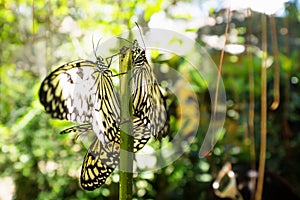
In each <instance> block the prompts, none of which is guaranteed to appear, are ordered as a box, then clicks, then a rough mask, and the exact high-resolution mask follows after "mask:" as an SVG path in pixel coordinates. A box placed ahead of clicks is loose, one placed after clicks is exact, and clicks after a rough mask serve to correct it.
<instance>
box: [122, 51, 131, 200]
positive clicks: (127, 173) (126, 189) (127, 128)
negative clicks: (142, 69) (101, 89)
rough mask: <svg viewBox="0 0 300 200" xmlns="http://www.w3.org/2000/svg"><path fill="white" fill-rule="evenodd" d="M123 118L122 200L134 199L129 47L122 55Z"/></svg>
mask: <svg viewBox="0 0 300 200" xmlns="http://www.w3.org/2000/svg"><path fill="white" fill-rule="evenodd" d="M119 61H120V65H119V66H120V73H125V72H127V73H126V74H125V75H122V76H121V77H120V96H121V119H122V122H123V123H122V124H121V126H120V129H121V130H120V132H121V137H120V147H121V149H120V196H119V199H120V200H129V199H132V184H133V182H132V169H133V153H132V152H133V137H132V135H133V134H132V133H133V131H132V120H131V119H132V103H131V98H130V97H131V86H130V77H131V51H130V49H127V50H126V51H125V52H121V55H120V60H119ZM124 121H126V123H124Z"/></svg>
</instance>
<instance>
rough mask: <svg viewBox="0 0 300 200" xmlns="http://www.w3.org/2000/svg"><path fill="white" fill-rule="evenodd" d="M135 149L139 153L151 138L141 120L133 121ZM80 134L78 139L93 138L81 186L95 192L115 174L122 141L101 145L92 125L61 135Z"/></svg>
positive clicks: (81, 177)
mask: <svg viewBox="0 0 300 200" xmlns="http://www.w3.org/2000/svg"><path fill="white" fill-rule="evenodd" d="M133 130H134V147H133V151H134V152H137V151H138V150H140V149H142V148H143V147H144V146H145V144H146V143H147V142H148V140H149V138H150V135H151V134H150V130H149V129H148V128H145V126H144V124H141V120H135V119H134V120H133ZM71 132H78V133H79V134H78V135H77V136H76V138H79V137H81V136H85V135H90V136H93V139H92V143H91V145H90V147H89V149H88V152H87V154H86V155H85V157H84V161H83V163H82V168H81V175H80V185H81V187H82V188H83V189H85V190H95V189H97V188H99V187H100V186H101V185H102V184H104V183H105V181H106V179H107V178H108V176H109V175H110V174H111V173H112V172H113V170H114V169H115V168H116V166H117V165H118V164H119V160H120V140H119V137H116V138H115V141H110V142H108V143H106V144H103V143H101V142H100V141H99V140H98V139H97V137H95V136H94V135H95V134H94V131H93V128H92V125H91V124H80V125H77V126H73V127H70V128H67V129H65V130H63V131H62V132H61V134H65V133H71Z"/></svg>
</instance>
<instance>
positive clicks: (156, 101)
mask: <svg viewBox="0 0 300 200" xmlns="http://www.w3.org/2000/svg"><path fill="white" fill-rule="evenodd" d="M132 60H133V61H132V62H133V77H134V84H133V85H134V87H133V115H134V116H135V117H137V118H139V119H141V120H142V123H143V124H144V125H145V126H146V127H148V128H149V129H150V132H151V134H152V135H153V136H154V137H155V138H161V137H164V136H166V135H167V134H168V131H169V117H168V114H167V110H166V99H165V97H164V96H163V94H162V92H161V90H160V87H159V85H158V82H157V80H156V78H155V75H154V72H153V71H152V69H151V66H150V65H149V63H148V61H147V58H146V55H145V50H144V49H142V48H141V47H140V46H139V44H138V42H137V40H134V42H133V47H132Z"/></svg>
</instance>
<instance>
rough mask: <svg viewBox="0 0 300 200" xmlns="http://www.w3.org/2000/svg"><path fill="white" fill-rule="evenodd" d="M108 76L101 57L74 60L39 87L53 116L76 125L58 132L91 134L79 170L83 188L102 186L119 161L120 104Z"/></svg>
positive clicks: (109, 75)
mask: <svg viewBox="0 0 300 200" xmlns="http://www.w3.org/2000/svg"><path fill="white" fill-rule="evenodd" d="M111 76H112V73H111V71H110V70H109V65H105V64H104V61H103V59H102V58H101V57H97V60H96V62H92V61H88V60H77V61H73V62H69V63H67V64H65V65H63V66H61V67H59V68H58V69H56V70H54V71H53V72H52V73H50V74H49V75H48V76H47V77H46V78H45V79H44V80H43V82H42V84H41V87H40V90H39V98H40V102H41V103H42V104H43V106H44V108H45V110H46V112H48V113H50V114H51V116H52V117H53V118H58V119H65V120H69V121H71V122H77V123H79V124H80V125H78V126H74V127H71V128H68V129H66V130H64V131H62V133H70V132H79V133H91V134H92V135H93V136H94V137H93V140H92V142H91V145H90V146H89V148H88V152H87V154H86V155H85V158H84V161H83V165H82V170H81V178H80V183H81V186H82V188H83V189H85V190H94V189H95V188H98V187H99V186H100V185H102V184H103V183H104V182H105V180H106V179H107V177H108V176H109V175H110V174H111V172H112V171H113V170H114V168H115V167H116V166H117V165H118V162H119V157H118V152H119V149H118V148H119V141H120V134H119V126H120V123H121V118H120V103H119V100H118V97H117V94H116V91H115V89H114V86H113V83H112V80H111Z"/></svg>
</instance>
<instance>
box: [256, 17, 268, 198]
mask: <svg viewBox="0 0 300 200" xmlns="http://www.w3.org/2000/svg"><path fill="white" fill-rule="evenodd" d="M261 24H262V37H261V38H262V62H261V65H262V66H261V119H260V156H259V167H258V180H257V190H256V193H255V199H256V200H260V199H261V198H262V191H263V183H264V174H265V163H266V149H267V68H266V60H267V17H266V15H265V14H262V17H261Z"/></svg>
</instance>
